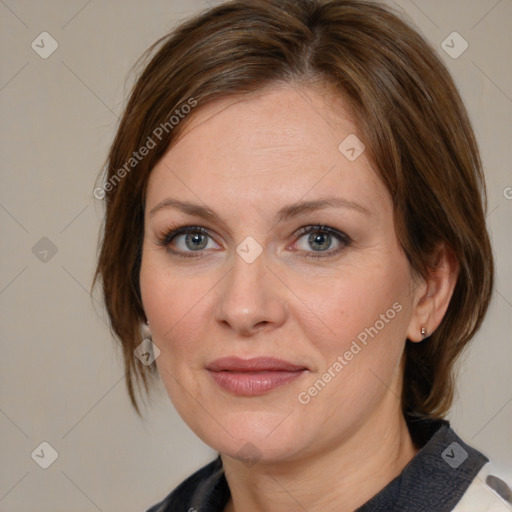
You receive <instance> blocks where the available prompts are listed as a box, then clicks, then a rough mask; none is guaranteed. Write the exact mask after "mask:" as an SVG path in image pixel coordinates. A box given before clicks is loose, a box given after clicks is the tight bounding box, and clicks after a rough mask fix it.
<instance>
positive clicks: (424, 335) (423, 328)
mask: <svg viewBox="0 0 512 512" xmlns="http://www.w3.org/2000/svg"><path fill="white" fill-rule="evenodd" d="M421 336H422V338H426V337H427V329H425V327H422V328H421Z"/></svg>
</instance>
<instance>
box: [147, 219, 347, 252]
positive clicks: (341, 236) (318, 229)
mask: <svg viewBox="0 0 512 512" xmlns="http://www.w3.org/2000/svg"><path fill="white" fill-rule="evenodd" d="M190 233H192V234H200V235H204V236H208V237H210V238H211V239H212V240H214V237H212V235H211V234H210V232H209V231H208V230H207V229H205V228H203V227H201V226H182V227H180V228H177V229H173V230H171V231H165V232H163V233H162V234H160V236H159V237H158V241H157V242H156V243H157V245H161V246H164V247H167V246H169V245H170V244H171V242H172V241H173V240H174V239H175V238H176V237H177V236H179V235H186V234H190ZM310 233H327V234H329V235H331V236H333V237H334V238H335V239H337V240H338V241H339V242H340V243H341V244H343V247H340V248H339V249H335V250H330V251H316V252H317V254H315V251H313V252H306V254H305V255H304V256H305V257H306V258H311V259H317V260H318V259H321V258H327V257H329V256H334V255H336V254H338V253H340V252H341V251H342V250H343V249H346V248H347V247H349V246H350V245H351V244H352V239H351V238H350V237H349V236H348V235H346V234H345V233H343V232H341V231H338V230H337V229H334V228H331V227H329V226H326V225H324V224H320V223H319V224H316V225H310V226H304V227H302V228H300V229H299V230H298V231H297V232H296V233H295V236H296V237H297V238H298V239H300V238H302V237H303V236H305V235H308V234H310ZM169 250H170V251H171V252H172V253H173V254H175V255H177V256H179V257H182V258H202V257H204V256H203V255H201V253H203V254H204V251H197V254H194V252H196V251H185V252H183V251H175V250H172V249H169Z"/></svg>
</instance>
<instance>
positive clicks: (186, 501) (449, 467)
mask: <svg viewBox="0 0 512 512" xmlns="http://www.w3.org/2000/svg"><path fill="white" fill-rule="evenodd" d="M408 426H409V430H410V432H411V437H412V439H413V441H414V443H415V444H416V446H419V447H421V449H420V451H419V452H418V453H417V454H416V455H415V456H414V457H413V458H412V459H411V460H410V461H409V463H408V464H407V465H406V466H405V467H404V469H403V470H402V472H401V473H400V475H398V476H397V477H396V478H395V479H394V480H392V481H391V482H389V484H387V485H386V486H385V487H384V488H383V489H381V490H380V491H379V492H378V493H377V494H376V495H375V496H374V497H373V498H371V499H370V500H369V501H367V502H366V503H365V504H364V505H362V506H361V507H359V508H358V509H357V511H355V512H449V511H451V510H452V509H453V508H454V507H455V505H456V504H457V502H458V501H459V500H460V498H461V497H462V496H463V494H464V493H465V491H466V490H467V488H468V487H469V486H470V484H471V482H472V480H473V479H474V478H475V476H476V474H477V473H478V472H479V471H480V469H481V468H482V466H483V465H484V464H486V463H487V462H488V459H487V457H485V456H484V455H482V454H481V453H480V452H479V451H477V450H475V449H474V448H472V447H471V446H468V445H467V444H466V443H464V441H462V440H461V439H460V438H459V437H458V436H457V434H455V432H454V431H453V430H452V429H451V427H450V424H449V423H448V422H447V421H445V420H426V419H421V420H418V419H416V420H413V419H408ZM229 498H230V491H229V487H228V483H227V480H226V478H225V476H224V470H223V467H222V460H221V458H220V455H219V456H218V457H217V459H215V460H214V461H212V462H210V463H209V464H207V465H206V466H203V467H202V468H201V469H199V470H198V471H197V472H195V473H194V474H193V475H191V476H190V477H189V478H187V479H186V480H184V481H183V482H182V483H181V484H180V485H179V486H178V487H176V489H174V491H172V492H171V493H170V494H169V495H168V496H167V497H166V498H165V499H164V500H163V501H161V502H160V503H158V504H156V505H154V506H152V507H151V508H150V509H149V510H147V512H194V511H197V512H223V510H224V507H225V506H226V504H227V502H228V500H229Z"/></svg>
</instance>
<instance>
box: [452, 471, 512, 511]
mask: <svg viewBox="0 0 512 512" xmlns="http://www.w3.org/2000/svg"><path fill="white" fill-rule="evenodd" d="M496 473H497V472H496V471H494V470H493V468H492V466H491V464H490V463H488V464H486V465H485V466H483V467H482V469H481V470H480V471H479V473H478V474H477V475H476V477H475V478H474V479H473V480H472V482H471V484H470V485H469V487H468V488H467V490H466V492H465V493H464V495H463V496H462V498H461V499H460V501H459V502H458V503H457V505H456V506H455V508H454V509H453V511H452V512H511V511H512V491H511V489H510V486H509V484H507V483H506V482H505V480H504V479H502V478H501V477H500V476H498V475H497V474H496Z"/></svg>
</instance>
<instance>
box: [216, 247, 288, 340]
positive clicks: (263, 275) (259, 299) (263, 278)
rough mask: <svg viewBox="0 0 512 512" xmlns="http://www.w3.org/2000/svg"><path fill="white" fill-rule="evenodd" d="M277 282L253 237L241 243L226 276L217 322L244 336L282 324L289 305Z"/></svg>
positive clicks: (218, 306) (220, 297)
mask: <svg viewBox="0 0 512 512" xmlns="http://www.w3.org/2000/svg"><path fill="white" fill-rule="evenodd" d="M276 281H278V280H277V279H275V277H274V276H273V275H272V272H270V270H269V269H268V268H267V261H266V256H265V254H264V253H263V251H262V248H261V249H258V248H257V247H256V246H255V244H254V242H253V241H251V240H247V239H246V240H245V241H243V242H241V243H240V244H239V246H238V247H237V253H236V254H235V255H234V261H233V267H232V269H231V271H230V272H228V274H227V275H226V277H225V279H223V285H222V288H221V290H220V293H219V298H218V304H217V310H216V317H217V321H219V322H222V323H224V324H225V325H229V326H230V327H231V328H232V329H233V330H235V331H237V332H238V333H240V334H244V335H250V334H252V333H254V332H257V331H258V330H260V329H261V327H262V326H265V325H269V324H271V325H273V326H274V327H276V326H279V325H281V324H282V322H283V321H284V318H285V309H286V308H285V305H284V302H283V300H284V297H282V296H281V295H280V292H279V286H278V283H277V282H276Z"/></svg>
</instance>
